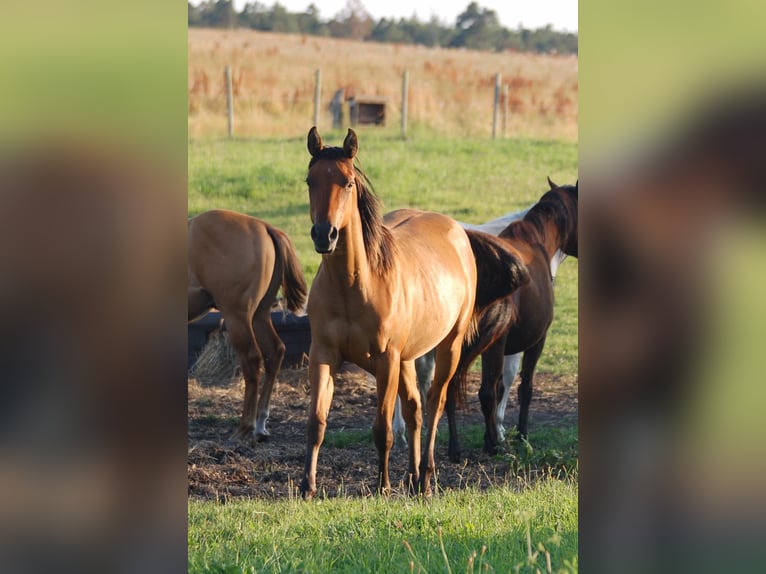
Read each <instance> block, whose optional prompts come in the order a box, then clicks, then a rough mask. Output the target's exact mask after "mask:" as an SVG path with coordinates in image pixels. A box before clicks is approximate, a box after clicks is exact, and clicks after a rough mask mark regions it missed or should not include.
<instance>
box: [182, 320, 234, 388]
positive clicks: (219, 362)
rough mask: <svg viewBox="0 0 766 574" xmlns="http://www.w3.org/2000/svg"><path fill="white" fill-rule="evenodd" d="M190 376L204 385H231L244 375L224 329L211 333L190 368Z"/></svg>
mask: <svg viewBox="0 0 766 574" xmlns="http://www.w3.org/2000/svg"><path fill="white" fill-rule="evenodd" d="M189 376H190V377H191V378H193V379H196V380H197V382H198V383H199V384H200V385H202V386H224V387H225V386H229V385H231V384H232V383H233V382H234V381H237V380H239V379H240V378H241V377H242V371H241V370H240V368H239V360H238V359H237V354H236V353H235V352H234V348H233V347H232V346H231V343H229V335H228V334H227V333H226V332H225V331H223V332H221V331H214V332H213V333H211V334H210V337H209V338H208V341H207V344H206V345H205V346H204V347H203V348H202V351H201V352H200V354H199V356H198V357H197V360H196V361H195V362H194V364H193V365H192V367H191V369H189Z"/></svg>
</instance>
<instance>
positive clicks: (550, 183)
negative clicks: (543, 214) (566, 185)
mask: <svg viewBox="0 0 766 574" xmlns="http://www.w3.org/2000/svg"><path fill="white" fill-rule="evenodd" d="M548 185H550V186H551V189H556V188H557V187H558V185H556V184H555V183H553V182H552V181H551V178H550V177H549V178H548Z"/></svg>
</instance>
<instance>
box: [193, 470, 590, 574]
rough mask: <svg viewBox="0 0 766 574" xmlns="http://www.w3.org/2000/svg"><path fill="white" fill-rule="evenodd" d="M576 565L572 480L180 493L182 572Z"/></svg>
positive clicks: (553, 568) (566, 568)
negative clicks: (265, 496) (423, 489)
mask: <svg viewBox="0 0 766 574" xmlns="http://www.w3.org/2000/svg"><path fill="white" fill-rule="evenodd" d="M562 571H563V572H576V571H577V485H576V483H575V482H574V481H571V480H569V481H560V480H544V481H540V482H537V483H535V484H534V485H530V486H522V487H512V486H509V487H507V488H495V489H491V490H488V491H478V490H475V489H473V488H470V487H469V488H466V489H465V490H462V491H450V492H448V493H445V494H443V495H442V496H440V497H438V498H437V499H434V500H430V501H422V500H418V499H410V498H405V497H395V498H391V499H384V498H380V497H371V498H361V499H359V498H356V499H351V498H344V497H339V498H333V499H327V500H323V501H321V502H320V503H317V504H306V503H304V502H303V501H301V500H299V499H295V500H289V501H287V502H282V503H272V502H268V501H258V500H249V501H242V502H237V503H235V504H226V505H220V504H213V503H201V502H196V501H190V503H189V572H232V573H233V572H238V573H239V572H337V573H349V574H357V573H361V572H380V573H389V572H430V573H435V572H477V573H481V572H562Z"/></svg>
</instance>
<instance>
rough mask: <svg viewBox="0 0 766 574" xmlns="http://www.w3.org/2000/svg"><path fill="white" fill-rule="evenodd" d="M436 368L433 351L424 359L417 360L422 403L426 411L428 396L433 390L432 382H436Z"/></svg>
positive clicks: (416, 367) (423, 357)
mask: <svg viewBox="0 0 766 574" xmlns="http://www.w3.org/2000/svg"><path fill="white" fill-rule="evenodd" d="M435 367H436V352H435V351H434V350H433V349H431V350H430V351H428V352H427V353H426V354H425V355H423V356H422V357H418V358H417V359H415V373H416V374H417V377H418V389H420V403H421V404H422V405H423V408H424V409H425V406H426V395H427V394H428V389H430V388H431V382H432V381H433V380H434V369H435Z"/></svg>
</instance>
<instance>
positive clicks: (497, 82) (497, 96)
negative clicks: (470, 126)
mask: <svg viewBox="0 0 766 574" xmlns="http://www.w3.org/2000/svg"><path fill="white" fill-rule="evenodd" d="M499 108H500V74H499V73H498V74H496V75H495V107H494V109H493V110H492V139H495V137H496V136H497V112H498V109H499Z"/></svg>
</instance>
